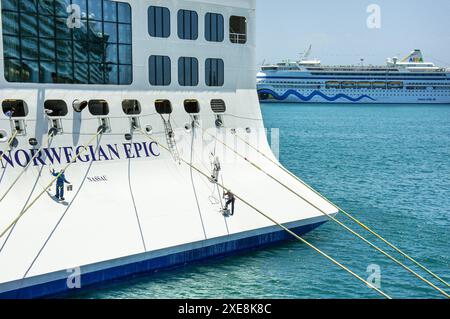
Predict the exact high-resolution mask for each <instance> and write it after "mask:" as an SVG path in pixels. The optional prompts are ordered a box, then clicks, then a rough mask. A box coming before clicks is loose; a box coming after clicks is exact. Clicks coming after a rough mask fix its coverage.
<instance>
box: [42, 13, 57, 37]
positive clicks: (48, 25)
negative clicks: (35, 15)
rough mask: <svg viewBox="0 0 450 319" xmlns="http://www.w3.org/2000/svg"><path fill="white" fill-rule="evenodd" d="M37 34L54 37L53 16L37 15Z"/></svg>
mask: <svg viewBox="0 0 450 319" xmlns="http://www.w3.org/2000/svg"><path fill="white" fill-rule="evenodd" d="M39 36H40V37H42V38H54V37H55V20H54V19H53V17H47V16H42V15H40V16H39Z"/></svg>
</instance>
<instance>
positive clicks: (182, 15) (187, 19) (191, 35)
mask: <svg viewBox="0 0 450 319" xmlns="http://www.w3.org/2000/svg"><path fill="white" fill-rule="evenodd" d="M178 37H179V38H180V39H184V40H197V38H198V14H197V12H195V11H190V10H179V11H178Z"/></svg>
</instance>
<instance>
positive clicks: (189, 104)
mask: <svg viewBox="0 0 450 319" xmlns="http://www.w3.org/2000/svg"><path fill="white" fill-rule="evenodd" d="M184 110H185V111H186V113H188V114H198V113H200V104H199V103H198V101H197V100H185V101H184Z"/></svg>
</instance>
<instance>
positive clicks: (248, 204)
mask: <svg viewBox="0 0 450 319" xmlns="http://www.w3.org/2000/svg"><path fill="white" fill-rule="evenodd" d="M140 132H141V133H142V134H143V135H144V136H146V137H147V138H148V139H149V140H150V141H152V142H154V143H157V144H158V145H159V146H161V147H162V148H163V149H164V150H166V151H167V152H169V153H171V151H170V149H169V148H168V147H166V146H164V145H162V144H161V143H159V141H157V140H155V139H154V138H153V137H151V136H150V135H148V134H147V133H146V132H144V131H143V130H142V129H141V130H140ZM180 161H181V162H182V163H184V164H186V165H187V166H189V167H191V168H192V169H194V170H195V171H196V172H198V173H199V174H201V175H203V176H204V177H205V178H206V179H208V180H210V176H209V175H208V174H207V173H204V172H203V171H201V170H200V169H199V168H197V167H196V166H195V165H193V164H191V163H189V162H188V161H186V160H185V159H183V158H181V157H180ZM217 185H219V186H220V187H221V188H222V189H223V190H225V191H227V192H230V189H228V188H227V187H225V186H224V185H223V184H222V183H220V182H219V181H217ZM234 196H235V197H236V198H237V199H239V200H240V201H241V202H243V203H244V204H246V205H247V206H249V207H250V208H251V209H253V210H254V211H256V212H257V213H259V214H260V215H262V216H263V217H265V218H266V219H268V220H269V221H271V222H272V223H273V224H275V225H277V226H278V227H280V228H281V229H283V230H284V231H286V232H287V233H289V234H290V235H292V236H293V237H294V238H296V239H298V240H299V241H301V242H302V243H304V244H306V245H307V246H309V247H310V248H312V249H313V250H315V251H316V252H317V253H319V254H320V255H322V256H323V257H325V258H327V259H328V260H330V261H331V262H333V263H334V264H335V265H337V266H339V267H340V268H342V269H343V270H345V271H347V272H348V273H349V274H351V275H352V276H354V277H355V278H357V279H358V280H359V281H361V282H363V283H364V284H366V285H367V286H369V287H370V288H372V289H374V290H375V291H376V292H378V293H379V294H380V295H382V296H383V297H385V298H387V299H392V298H391V297H390V296H389V295H388V294H386V293H385V292H383V291H382V290H381V289H379V288H377V287H375V286H374V285H373V284H371V283H370V282H368V281H366V280H365V279H363V278H362V277H361V276H359V275H358V274H356V273H355V272H353V271H352V270H350V269H349V268H348V267H346V266H344V265H343V264H341V263H340V262H339V261H337V260H336V259H334V258H333V257H331V256H329V255H328V254H326V253H325V252H323V251H322V250H320V249H319V248H317V247H316V246H314V245H313V244H311V243H310V242H309V241H307V240H306V239H304V238H302V237H301V236H299V235H297V234H296V233H294V232H293V231H291V230H290V229H289V228H287V227H286V226H284V225H282V224H281V223H279V222H277V221H276V220H275V219H273V218H272V217H270V216H269V215H267V214H265V213H264V212H262V211H261V210H259V209H258V208H256V207H255V206H254V205H252V204H250V203H249V202H247V201H246V200H244V199H243V198H242V197H241V196H238V195H237V194H235V193H234Z"/></svg>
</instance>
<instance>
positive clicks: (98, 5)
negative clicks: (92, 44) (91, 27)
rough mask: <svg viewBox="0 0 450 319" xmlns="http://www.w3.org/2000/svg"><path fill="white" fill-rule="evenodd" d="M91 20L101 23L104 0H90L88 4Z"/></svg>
mask: <svg viewBox="0 0 450 319" xmlns="http://www.w3.org/2000/svg"><path fill="white" fill-rule="evenodd" d="M88 12H89V19H92V20H97V21H101V20H102V19H103V14H102V0H89V2H88Z"/></svg>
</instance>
